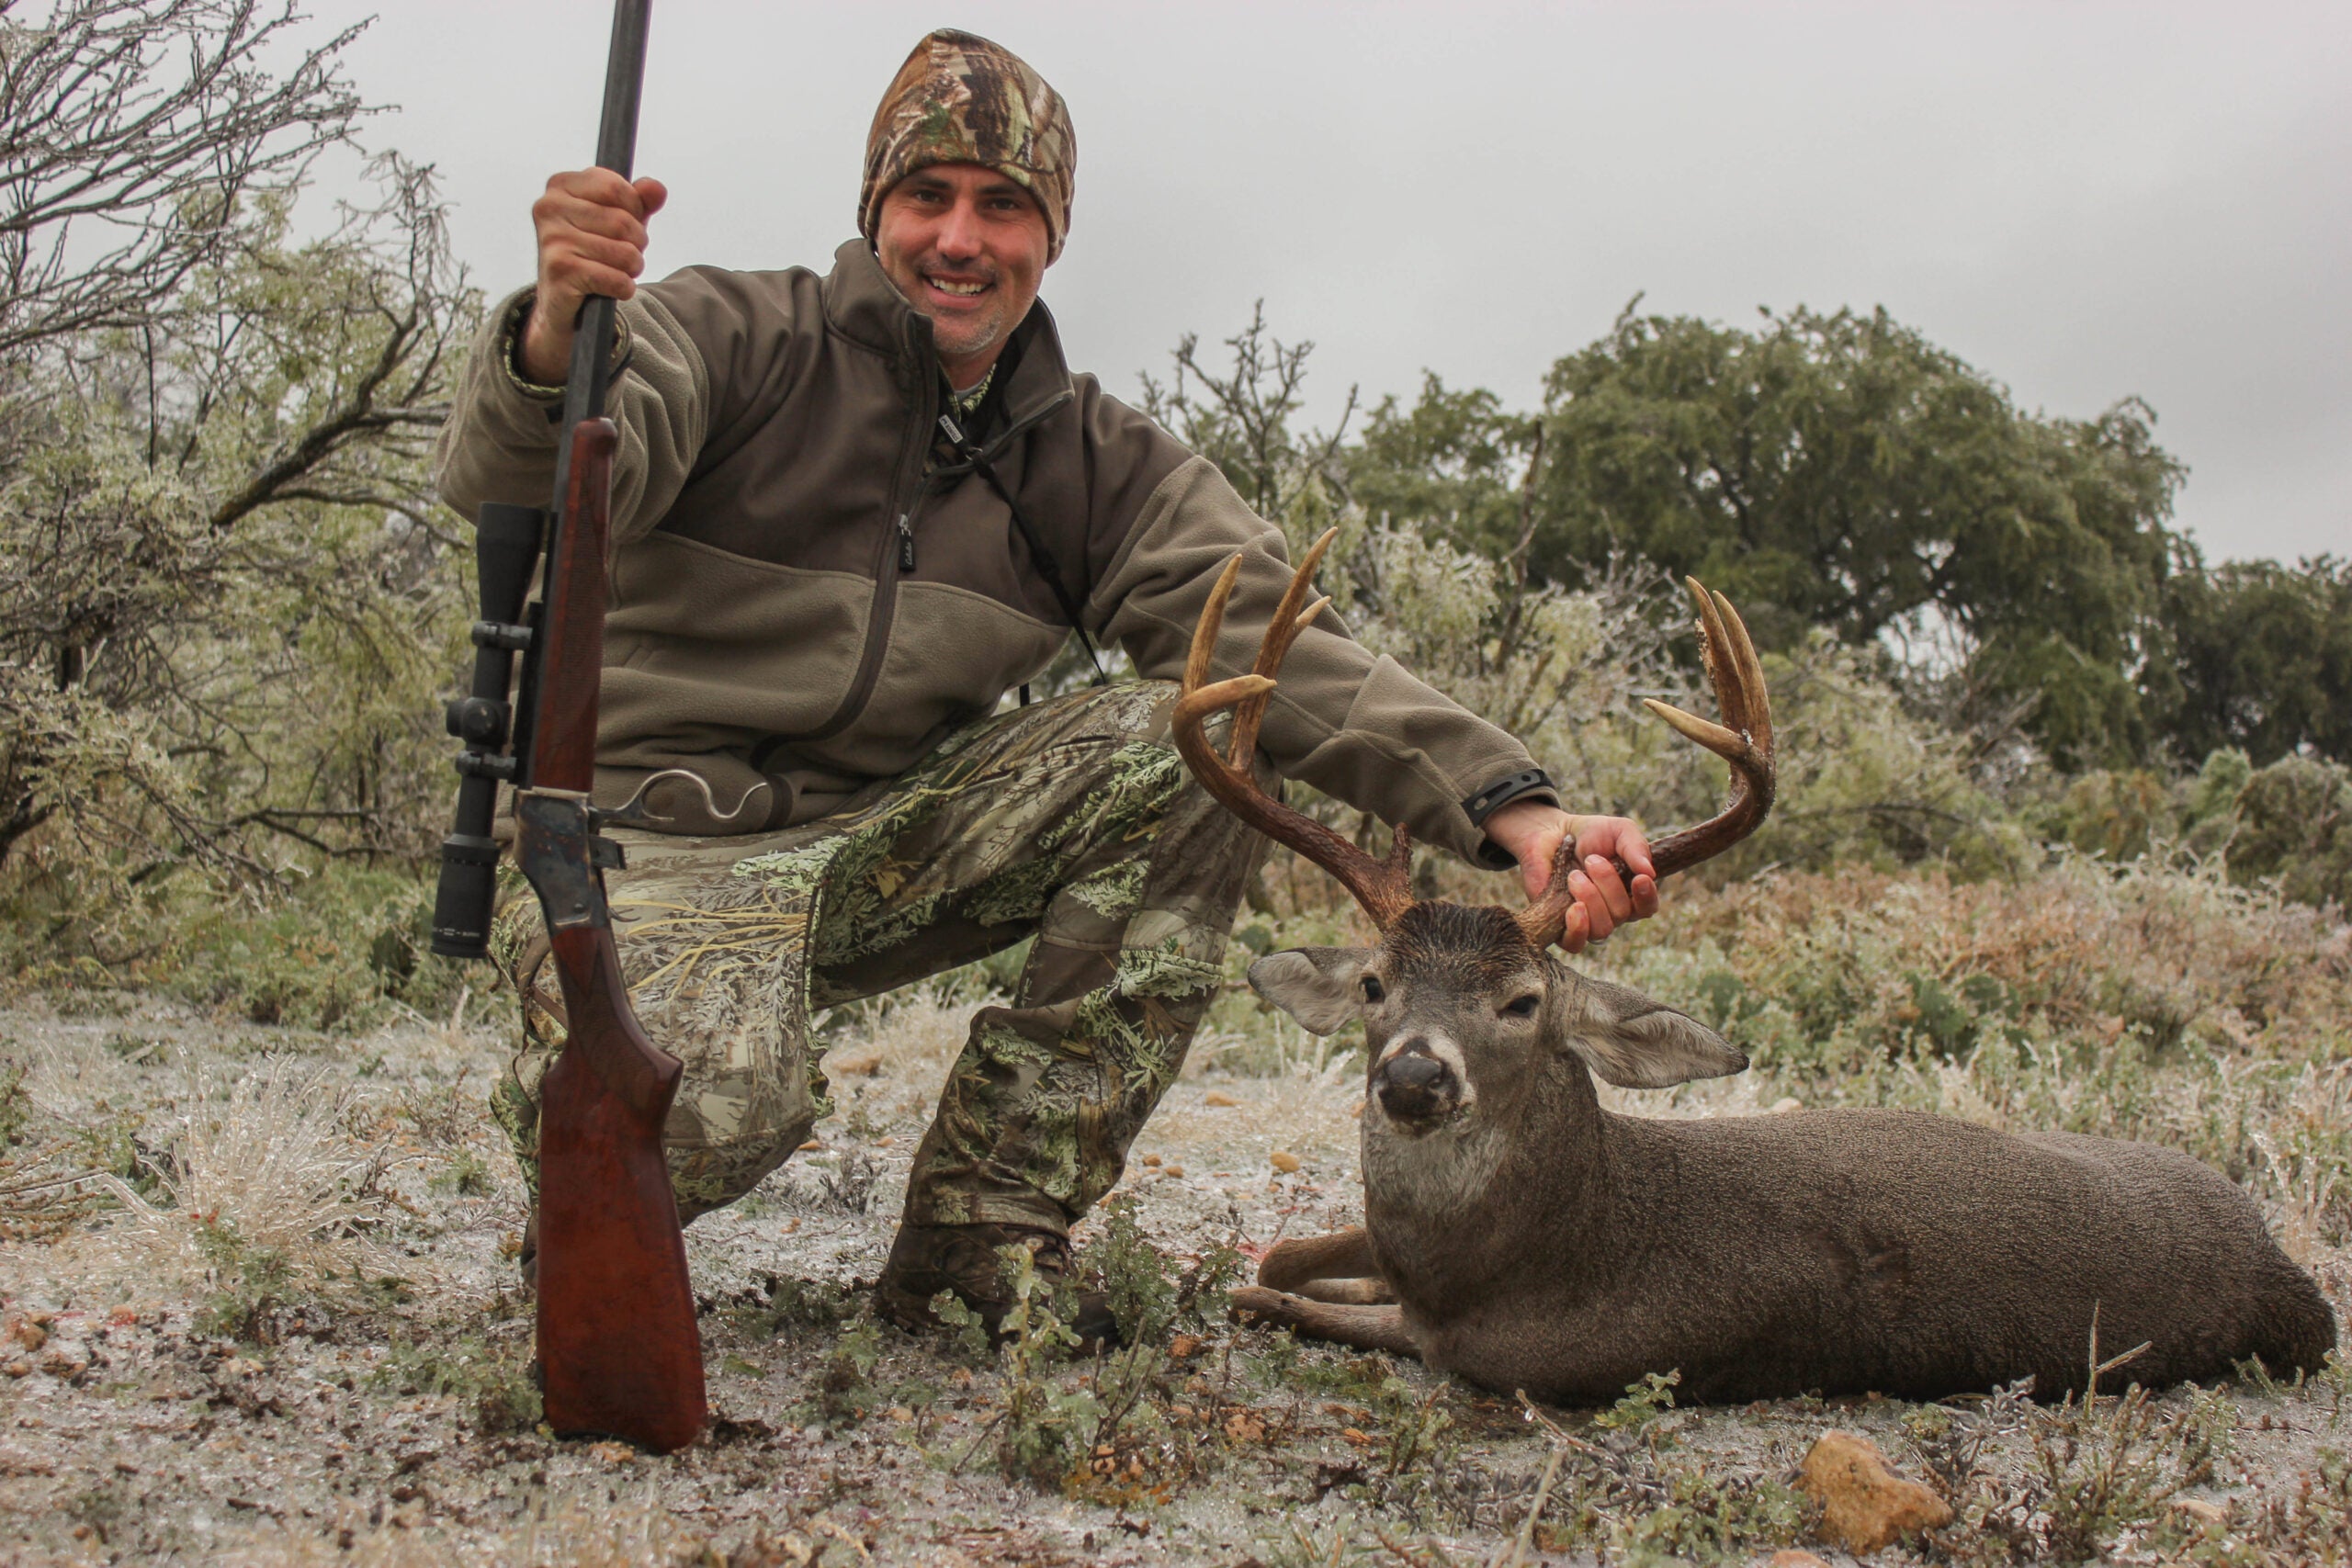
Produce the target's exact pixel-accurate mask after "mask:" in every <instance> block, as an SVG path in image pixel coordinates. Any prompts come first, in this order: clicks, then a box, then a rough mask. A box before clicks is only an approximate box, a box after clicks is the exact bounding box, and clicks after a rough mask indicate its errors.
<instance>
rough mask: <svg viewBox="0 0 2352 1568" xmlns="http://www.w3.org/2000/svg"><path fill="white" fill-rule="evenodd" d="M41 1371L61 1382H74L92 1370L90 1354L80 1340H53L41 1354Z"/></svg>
mask: <svg viewBox="0 0 2352 1568" xmlns="http://www.w3.org/2000/svg"><path fill="white" fill-rule="evenodd" d="M40 1370H41V1371H44V1372H47V1373H48V1374H49V1375H50V1376H51V1377H53V1378H55V1379H57V1380H58V1381H59V1382H73V1381H74V1379H75V1378H78V1377H80V1376H81V1375H82V1374H83V1373H84V1372H86V1371H89V1370H90V1352H89V1349H88V1348H86V1347H85V1346H84V1345H83V1344H82V1343H81V1342H80V1341H79V1340H74V1339H52V1340H51V1341H50V1342H49V1347H48V1348H46V1349H44V1350H43V1351H42V1352H41V1356H40Z"/></svg>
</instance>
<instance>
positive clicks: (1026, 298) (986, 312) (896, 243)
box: [874, 164, 1046, 387]
mask: <svg viewBox="0 0 2352 1568" xmlns="http://www.w3.org/2000/svg"><path fill="white" fill-rule="evenodd" d="M874 251H875V254H876V256H878V257H879V258H880V259H881V262H882V270H883V272H884V273H886V274H887V275H888V276H889V279H890V281H891V282H892V283H894V284H896V285H898V288H899V293H901V294H903V295H905V296H906V297H907V299H908V301H909V302H910V304H912V305H913V306H914V308H915V309H916V310H920V311H922V313H923V314H924V315H926V316H928V317H930V318H931V335H932V341H933V343H934V344H937V345H938V349H939V362H940V364H941V365H942V366H943V367H944V368H945V369H946V371H947V376H948V379H949V380H951V381H953V382H954V383H955V384H956V386H959V387H966V386H969V385H971V383H972V382H973V381H975V380H977V379H978V378H979V374H980V372H981V371H983V370H985V369H987V368H988V367H989V366H990V365H993V364H994V363H996V355H997V351H998V350H999V349H1001V348H1002V347H1003V346H1004V340H1005V338H1006V337H1008V336H1009V335H1011V333H1012V329H1013V328H1015V327H1017V326H1019V325H1020V324H1021V321H1022V318H1023V317H1024V316H1026V315H1027V314H1028V313H1029V307H1030V305H1031V304H1033V303H1034V302H1035V300H1036V298H1037V283H1038V280H1039V279H1040V278H1042V277H1043V276H1045V272H1046V216H1045V214H1044V213H1043V212H1040V211H1039V210H1038V209H1037V203H1036V200H1035V197H1032V196H1030V194H1029V192H1028V191H1027V190H1026V189H1024V188H1023V187H1022V186H1020V185H1019V184H1017V183H1016V182H1014V181H1012V180H1010V179H1007V178H1006V177H1005V176H1004V175H1001V174H999V173H997V171H995V170H994V169H989V168H983V167H982V166H980V165H979V164H932V165H931V166H929V167H928V168H922V169H917V170H916V171H915V172H914V173H913V174H911V175H908V176H907V177H906V178H905V179H902V180H900V181H899V183H898V184H897V185H895V186H891V187H890V193H889V194H888V196H885V197H883V198H882V216H881V220H880V221H879V222H878V223H877V224H876V226H875V232H874Z"/></svg>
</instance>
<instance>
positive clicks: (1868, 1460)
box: [1797, 1432, 1951, 1557]
mask: <svg viewBox="0 0 2352 1568" xmlns="http://www.w3.org/2000/svg"><path fill="white" fill-rule="evenodd" d="M1797 1489H1798V1490H1799V1491H1801V1492H1803V1493H1804V1494H1805V1495H1807V1496H1809V1497H1811V1498H1813V1499H1814V1500H1815V1502H1817V1503H1819V1504H1820V1505H1821V1539H1822V1540H1826V1541H1827V1542H1828V1543H1829V1544H1830V1545H1832V1546H1841V1547H1844V1548H1845V1549H1846V1550H1847V1551H1850V1552H1852V1553H1853V1554H1854V1555H1855V1556H1857V1557H1867V1556H1869V1555H1870V1554H1871V1552H1873V1551H1878V1550H1879V1549H1880V1548H1882V1547H1884V1546H1888V1545H1891V1544H1892V1543H1893V1542H1894V1540H1895V1538H1896V1537H1898V1536H1902V1535H1907V1534H1909V1533H1911V1532H1912V1531H1914V1530H1923V1529H1938V1528H1939V1527H1941V1526H1944V1525H1948V1524H1950V1523H1951V1505H1949V1504H1947V1503H1946V1502H1945V1501H1944V1500H1943V1499H1942V1498H1940V1497H1939V1496H1937V1495H1935V1494H1934V1493H1932V1492H1930V1491H1928V1489H1927V1488H1926V1487H1924V1486H1922V1485H1920V1484H1919V1483H1917V1482H1916V1481H1911V1480H1907V1479H1905V1477H1903V1476H1901V1475H1898V1474H1896V1473H1895V1472H1894V1467H1893V1466H1892V1465H1890V1464H1888V1463H1887V1462H1886V1456H1885V1455H1884V1454H1883V1453H1881V1452H1879V1451H1878V1449H1877V1447H1876V1446H1875V1445H1874V1444H1872V1443H1871V1440H1870V1439H1869V1438H1864V1437H1860V1436H1857V1435H1856V1434H1854V1433H1852V1432H1824V1433H1823V1434H1822V1435H1821V1438H1820V1440H1819V1441H1818V1442H1816V1443H1815V1444H1814V1445H1813V1449H1812V1450H1811V1451H1810V1452H1808V1453H1807V1454H1806V1455H1805V1456H1804V1464H1803V1465H1802V1466H1800V1467H1799V1469H1798V1471H1797Z"/></svg>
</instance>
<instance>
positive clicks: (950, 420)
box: [939, 413, 1111, 707]
mask: <svg viewBox="0 0 2352 1568" xmlns="http://www.w3.org/2000/svg"><path fill="white" fill-rule="evenodd" d="M939 428H940V429H941V431H943V432H944V433H945V434H946V436H947V442H948V445H949V446H953V447H955V448H956V456H958V457H962V458H963V459H964V461H966V462H967V463H969V464H971V465H972V468H973V471H974V472H976V473H978V475H979V476H980V478H982V479H986V480H987V481H988V483H989V489H990V490H993V491H996V493H997V494H998V496H999V497H1000V498H1001V499H1002V500H1003V502H1004V504H1005V508H1006V510H1008V511H1009V512H1011V513H1012V525H1013V526H1014V527H1015V528H1018V529H1020V530H1021V538H1022V542H1023V543H1024V544H1026V545H1027V546H1028V547H1029V558H1030V559H1031V560H1033V561H1035V563H1036V565H1037V575H1038V576H1040V577H1042V578H1044V579H1045V580H1046V587H1047V588H1049V589H1051V590H1052V591H1053V595H1054V603H1055V604H1058V605H1060V606H1061V610H1062V614H1063V615H1067V616H1069V629H1070V630H1072V631H1074V632H1076V633H1077V634H1078V642H1079V646H1080V648H1083V649H1086V661H1087V662H1088V663H1090V664H1091V665H1093V666H1094V683H1095V684H1096V685H1098V686H1107V685H1109V684H1110V683H1111V677H1110V676H1109V675H1108V674H1106V673H1104V672H1103V658H1102V655H1100V654H1098V653H1096V652H1095V651H1094V639H1093V638H1092V637H1088V636H1087V635H1086V627H1085V626H1084V625H1083V624H1082V623H1081V622H1080V618H1079V613H1078V601H1077V599H1075V598H1074V597H1072V596H1071V594H1070V591H1069V585H1068V584H1067V583H1065V582H1063V581H1062V569H1061V568H1060V567H1059V566H1057V565H1056V564H1055V562H1054V557H1053V552H1052V551H1050V550H1048V549H1046V541H1045V540H1044V539H1042V538H1040V537H1039V536H1038V535H1037V530H1036V529H1035V528H1033V527H1031V526H1030V525H1029V519H1028V518H1027V517H1026V516H1024V515H1023V513H1022V511H1021V503H1020V502H1017V501H1015V500H1013V499H1012V491H1011V490H1010V489H1008V488H1007V487H1006V485H1005V482H1004V481H1003V480H1002V479H999V478H997V477H996V468H995V465H993V464H991V463H990V462H989V460H988V459H987V458H986V457H982V456H981V455H980V449H979V447H978V446H976V445H975V444H973V443H972V442H971V441H968V440H967V439H966V438H965V435H964V430H963V427H962V426H961V425H959V424H957V423H956V416H955V415H954V414H951V413H943V414H941V415H940V416H939ZM1021 704H1022V705H1023V707H1026V706H1027V705H1029V685H1028V682H1025V681H1024V682H1022V686H1021Z"/></svg>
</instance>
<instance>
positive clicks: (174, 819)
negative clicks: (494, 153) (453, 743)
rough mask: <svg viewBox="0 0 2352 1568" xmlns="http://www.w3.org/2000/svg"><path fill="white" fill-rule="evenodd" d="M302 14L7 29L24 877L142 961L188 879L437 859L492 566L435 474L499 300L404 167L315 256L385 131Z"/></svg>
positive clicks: (78, 930) (1, 708)
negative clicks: (464, 691) (440, 429)
mask: <svg viewBox="0 0 2352 1568" xmlns="http://www.w3.org/2000/svg"><path fill="white" fill-rule="evenodd" d="M298 19H299V18H298V17H296V16H295V14H294V13H293V12H292V10H291V9H290V7H282V8H280V9H279V10H277V12H276V13H275V14H274V15H270V14H265V13H263V12H262V11H261V10H260V9H259V8H258V7H256V6H253V5H250V4H243V3H239V0H70V3H64V4H60V5H59V6H56V7H54V9H53V11H52V12H51V15H50V16H49V17H48V18H47V19H46V21H45V23H44V25H43V26H42V27H40V28H29V27H26V26H23V25H20V24H18V23H17V22H15V21H14V20H13V19H11V18H7V17H0V68H5V78H4V79H0V80H4V82H5V85H0V144H5V145H6V146H7V147H9V148H10V149H11V153H10V156H11V158H12V159H15V158H16V157H17V155H18V154H19V153H21V154H22V155H23V158H24V160H25V162H24V165H23V166H24V168H25V169H26V171H27V173H26V177H25V178H23V179H21V180H15V179H12V181H11V182H9V183H8V184H6V186H5V187H0V232H5V233H7V234H9V235H10V236H11V237H12V239H13V241H14V243H15V245H16V249H15V250H14V251H13V252H11V253H9V254H10V257H11V259H12V260H15V261H17V262H20V263H21V264H22V265H17V266H15V267H14V268H13V269H5V270H0V877H5V885H6V895H7V897H8V898H9V899H10V901H11V904H12V907H13V909H14V912H15V913H16V914H17V916H18V917H19V926H18V929H19V930H20V931H22V930H25V929H28V928H27V927H25V925H24V924H23V917H25V916H27V915H40V916H41V917H43V918H44V919H45V920H46V922H47V923H46V924H45V925H44V926H43V927H41V928H38V929H42V930H46V931H49V932H50V934H51V937H52V938H54V939H56V940H57V941H58V942H62V943H63V944H64V945H65V946H67V947H78V948H79V949H81V950H83V951H92V950H95V951H98V952H100V953H107V952H115V953H129V952H132V951H135V950H136V949H137V947H138V945H139V943H140V942H141V940H142V939H141V938H139V937H138V936H137V935H136V932H135V931H134V928H135V925H136V919H135V917H136V915H137V912H138V910H139V908H141V902H142V900H144V899H147V898H150V897H158V896H168V893H169V889H170V887H171V885H172V884H173V883H174V879H175V875H176V874H178V873H181V872H182V871H184V870H188V869H194V870H196V871H198V872H201V873H203V874H206V875H207V876H208V877H209V879H210V886H214V887H218V888H228V889H243V890H250V891H254V892H260V891H263V890H266V889H267V888H269V887H271V886H276V885H278V884H280V883H282V882H283V881H284V880H285V879H286V878H287V877H288V875H290V874H297V873H299V872H300V870H301V869H302V868H303V867H305V866H307V865H315V864H316V863H318V861H319V860H320V859H321V858H322V857H345V856H358V857H363V858H369V859H373V858H379V857H390V858H391V859H392V860H393V861H395V862H404V861H409V860H413V859H417V858H421V857H422V855H423V854H424V852H425V851H426V849H427V848H428V846H429V844H430V841H431V838H430V831H431V830H430V828H429V825H428V824H429V821H430V818H431V817H432V816H433V815H434V814H435V812H437V811H438V810H439V809H442V808H444V807H446V795H447V773H446V762H445V761H442V760H441V759H440V758H439V756H438V755H437V753H438V752H439V751H440V750H442V749H443V746H444V744H445V743H443V742H440V741H439V740H438V739H437V738H436V737H435V736H434V734H433V731H434V729H435V728H437V727H436V726H435V724H434V723H433V718H432V713H433V708H434V702H433V698H434V696H435V694H437V693H438V692H439V691H440V690H441V689H442V688H443V687H445V686H446V685H447V684H448V683H449V682H450V681H451V679H452V677H453V675H454V674H455V672H456V671H458V668H459V665H460V660H459V658H458V653H459V650H460V649H461V647H462V637H463V629H464V626H465V624H466V618H467V611H466V603H465V594H464V592H463V590H464V586H465V577H464V563H465V553H464V552H463V551H460V550H453V549H451V548H449V546H450V545H451V543H452V542H453V541H452V539H451V538H450V536H449V535H448V534H447V531H446V528H445V525H444V523H443V522H442V521H441V520H439V519H437V518H436V516H435V502H434V501H433V499H432V496H431V493H430V490H429V482H428V481H429V476H428V471H427V465H428V457H429V446H430V443H431V440H432V437H433V434H434V432H435V428H436V427H437V425H438V424H439V423H440V419H441V416H442V415H441V405H442V402H443V400H444V398H445V395H446V393H445V389H446V386H447V378H448V375H449V372H450V369H451V365H450V360H451V358H452V355H453V353H454V350H455V348H456V345H457V344H459V343H460V342H462V340H463V335H464V334H465V333H467V332H468V331H469V327H470V323H471V322H472V321H473V320H474V319H475V318H476V316H477V315H478V312H479V308H480V307H479V301H478V300H477V299H476V298H475V297H474V295H473V293H472V291H471V290H470V289H469V288H468V287H467V286H466V284H465V281H464V278H463V276H462V274H461V272H460V270H459V269H458V267H457V266H456V265H455V264H454V262H453V261H452V259H451V257H450V256H449V254H448V250H447V244H446V241H445V236H444V234H443V231H442V225H441V219H440V211H439V209H438V207H437V205H436V203H435V198H434V196H433V191H432V186H431V184H430V182H429V180H428V179H427V178H426V176H425V175H424V173H423V172H421V171H419V170H416V169H414V168H413V167H411V166H408V165H406V164H401V163H400V162H399V161H398V160H397V159H392V158H386V159H382V160H379V162H377V163H376V164H374V165H373V168H374V175H375V179H376V186H377V190H378V193H379V198H378V199H377V200H375V201H373V202H371V203H369V204H368V205H367V206H365V207H364V208H349V209H345V210H344V211H343V213H342V215H341V219H340V220H339V221H337V222H335V223H334V224H333V225H332V226H331V227H330V228H329V229H328V231H326V232H324V233H322V234H319V235H317V236H316V237H313V238H309V239H301V238H298V237H297V235H296V233H295V231H294V228H293V223H292V219H291V212H292V208H293V204H294V200H295V197H296V194H297V192H298V190H299V187H300V182H301V179H302V177H303V175H304V174H305V172H306V171H307V170H308V169H309V168H310V167H311V164H312V162H313V160H314V159H315V157H316V155H317V154H318V153H319V152H321V151H322V149H324V148H326V147H329V146H334V145H338V144H344V145H347V144H348V143H349V141H350V138H351V133H352V130H353V127H354V124H355V121H356V117H357V115H358V114H359V113H360V112H361V110H360V108H359V106H358V104H357V100H356V96H354V95H353V93H352V91H351V89H350V87H349V85H348V84H347V83H346V82H345V81H344V79H343V78H342V76H341V74H340V72H339V69H338V67H337V64H336V61H335V56H336V54H337V52H338V51H340V50H341V49H342V48H343V47H344V45H345V43H347V42H348V40H349V38H350V36H351V35H350V34H349V33H343V34H338V35H335V36H333V37H331V38H328V39H325V40H324V41H323V42H322V43H320V44H318V45H317V46H316V47H313V48H303V47H301V46H300V43H299V41H298V40H297V39H296V37H295V35H294V34H293V33H291V32H289V31H288V29H289V28H291V27H292V26H293V24H294V23H295V22H296V21H297V20H298ZM16 166H17V165H16V164H13V163H12V168H13V167H16ZM69 933H70V935H69Z"/></svg>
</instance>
